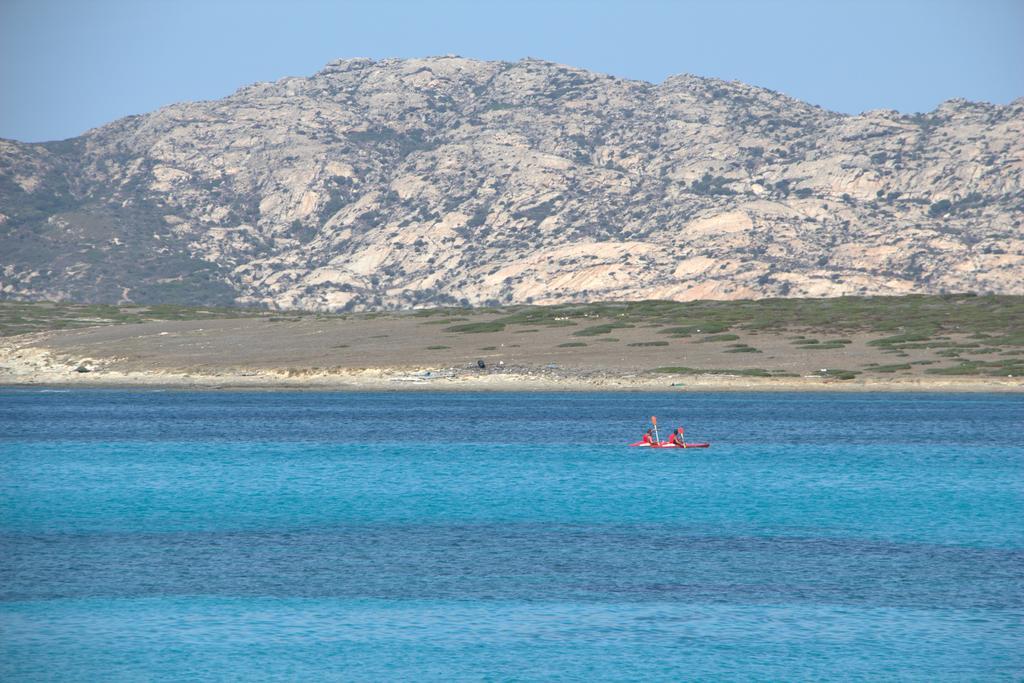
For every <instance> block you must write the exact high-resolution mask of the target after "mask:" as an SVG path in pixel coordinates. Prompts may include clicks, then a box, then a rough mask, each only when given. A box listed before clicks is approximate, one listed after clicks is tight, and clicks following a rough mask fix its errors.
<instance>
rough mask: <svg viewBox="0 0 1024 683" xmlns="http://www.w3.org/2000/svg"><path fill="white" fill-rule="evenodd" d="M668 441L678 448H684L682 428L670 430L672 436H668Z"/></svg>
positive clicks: (684, 441)
mask: <svg viewBox="0 0 1024 683" xmlns="http://www.w3.org/2000/svg"><path fill="white" fill-rule="evenodd" d="M668 442H669V443H670V444H673V445H675V446H679V447H680V448H686V440H685V439H684V438H683V428H682V427H680V428H678V429H677V430H676V431H674V432H672V436H670V437H669V438H668Z"/></svg>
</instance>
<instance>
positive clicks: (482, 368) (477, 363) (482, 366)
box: [476, 360, 487, 370]
mask: <svg viewBox="0 0 1024 683" xmlns="http://www.w3.org/2000/svg"><path fill="white" fill-rule="evenodd" d="M476 366H477V367H478V368H480V369H481V370H484V369H485V368H486V367H487V363H485V362H483V361H482V360H478V361H477V362H476Z"/></svg>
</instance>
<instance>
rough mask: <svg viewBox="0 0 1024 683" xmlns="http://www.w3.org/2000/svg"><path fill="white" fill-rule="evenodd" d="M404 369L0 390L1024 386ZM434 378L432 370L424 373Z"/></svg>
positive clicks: (20, 380)
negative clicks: (445, 372)
mask: <svg viewBox="0 0 1024 683" xmlns="http://www.w3.org/2000/svg"><path fill="white" fill-rule="evenodd" d="M425 372H428V370H418V371H415V372H410V371H409V370H408V369H401V368H384V369H374V370H363V371H357V372H347V373H339V372H332V373H309V374H303V375H301V376H288V375H287V374H286V373H275V372H244V373H233V372H217V373H212V374H195V373H169V372H148V373H147V372H131V373H118V372H103V371H98V372H90V373H78V372H75V371H70V372H32V373H19V374H12V373H9V372H0V387H4V388H32V387H34V388H40V389H44V388H52V389H165V390H185V391H351V392H458V391H466V392H608V391H612V392H614V391H621V392H673V391H678V392H695V391H696V392H729V391H758V392H796V391H799V392H842V393H856V392H975V393H977V392H1002V393H1005V392H1024V382H1021V381H1012V380H1000V379H977V378H971V379H949V378H935V379H931V378H927V379H925V378H913V379H910V378H906V379H889V380H878V379H855V380H836V379H823V378H820V377H801V378H763V377H741V376H729V375H678V376H672V377H665V376H654V377H623V376H614V375H609V374H607V373H605V374H604V376H601V377H595V376H573V373H568V374H566V375H565V376H560V377H550V376H549V377H544V376H537V375H531V374H519V373H511V372H504V371H498V372H494V373H487V372H481V373H479V374H476V375H470V374H467V375H465V376H455V377H446V376H435V377H432V378H425V377H422V376H421V375H419V374H417V373H425ZM429 372H431V373H432V374H435V373H436V371H429Z"/></svg>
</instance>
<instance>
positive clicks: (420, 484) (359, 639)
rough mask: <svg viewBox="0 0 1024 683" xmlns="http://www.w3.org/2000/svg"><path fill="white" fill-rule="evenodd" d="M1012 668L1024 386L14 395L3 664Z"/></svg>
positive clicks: (268, 669) (15, 668)
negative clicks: (676, 439)
mask: <svg viewBox="0 0 1024 683" xmlns="http://www.w3.org/2000/svg"><path fill="white" fill-rule="evenodd" d="M651 414H657V415H658V416H659V417H660V418H661V423H662V424H663V425H665V427H669V426H670V425H674V424H675V423H676V422H681V423H682V424H684V425H685V426H686V427H687V436H688V437H689V438H690V439H692V440H709V441H711V442H712V444H713V445H712V447H711V448H710V449H707V450H693V451H685V452H681V451H674V450H673V451H670V450H666V451H645V450H640V449H629V448H626V447H624V444H626V443H629V442H631V441H634V440H636V439H638V438H639V436H640V434H641V433H642V432H643V429H644V428H645V421H646V419H647V417H648V416H649V415H651ZM1022 677H1024V397H1020V396H1005V395H1003V396H998V395H935V394H927V395H925V394H921V395H914V394H909V395H870V394H868V395H828V394H681V393H680V394H351V393H337V394H332V393H273V392H269V393H187V392H152V391H151V392H120V391H68V392H64V391H40V390H0V678H3V679H4V680H55V679H56V680H140V679H148V680H168V679H189V680H225V679H227V680H231V679H234V680H252V679H265V678H275V679H295V680H318V679H334V680H394V679H415V680H452V679H488V680H513V679H514V680H580V679H601V680H615V679H617V680H640V679H651V680H655V679H662V680H679V679H703V680H722V679H731V680H765V679H775V680H781V679H785V680H794V679H819V680H820V679H867V678H870V679H878V678H885V679H902V680H906V679H916V680H937V679H945V680H964V679H971V680H979V679H980V680H1001V679H1005V680H1020V679H1021V678H1022Z"/></svg>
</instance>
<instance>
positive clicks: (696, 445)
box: [629, 441, 711, 448]
mask: <svg viewBox="0 0 1024 683" xmlns="http://www.w3.org/2000/svg"><path fill="white" fill-rule="evenodd" d="M629 445H630V446H632V447H634V448H709V447H710V446H711V444H709V443H688V444H686V445H685V446H678V445H676V444H674V443H670V442H668V441H655V442H654V443H649V442H647V441H637V442H636V443H631V444H629Z"/></svg>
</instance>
